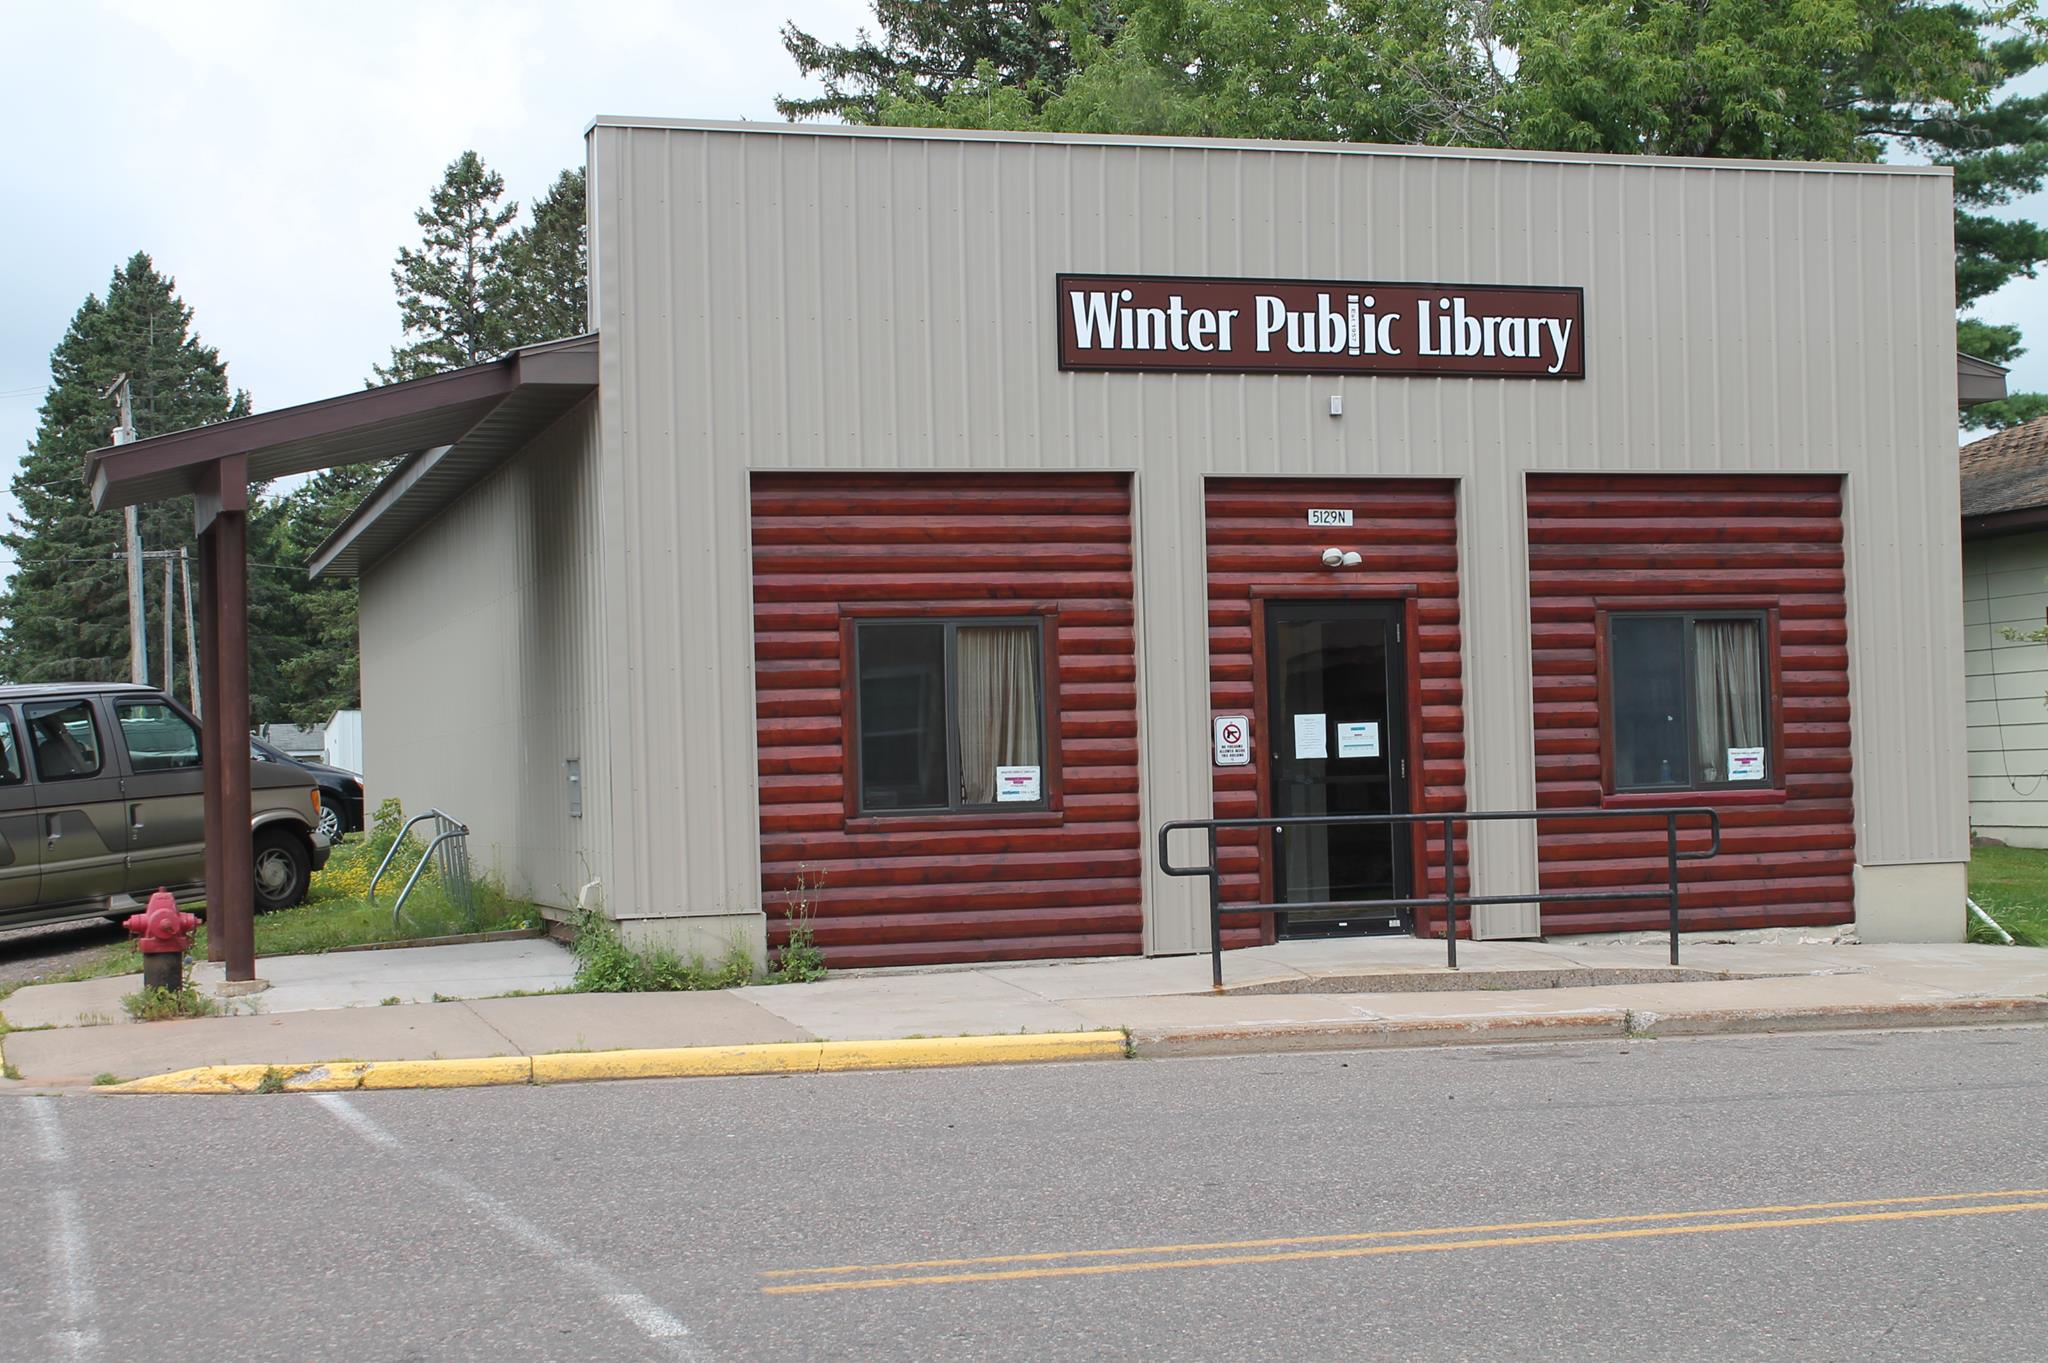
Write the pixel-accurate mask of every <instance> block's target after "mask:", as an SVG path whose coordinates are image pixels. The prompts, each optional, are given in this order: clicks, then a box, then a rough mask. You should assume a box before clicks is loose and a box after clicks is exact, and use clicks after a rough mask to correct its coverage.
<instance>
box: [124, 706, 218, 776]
mask: <svg viewBox="0 0 2048 1363" xmlns="http://www.w3.org/2000/svg"><path fill="white" fill-rule="evenodd" d="M114 718H115V719H117V720H119V721H120V724H121V741H122V742H123V743H126V744H127V745H128V765H129V766H131V767H133V768H134V769H135V770H136V771H138V772H145V771H180V770H182V769H184V768H186V767H196V766H198V765H199V732H198V730H196V729H194V728H193V727H192V726H191V725H190V724H188V723H186V722H185V717H184V716H183V715H181V714H179V713H178V712H177V711H176V710H173V709H172V708H171V707H170V706H168V705H165V704H164V703H163V702H162V701H123V702H121V703H120V704H117V705H116V706H115V707H114Z"/></svg>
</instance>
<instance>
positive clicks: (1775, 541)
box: [1528, 474, 1856, 933]
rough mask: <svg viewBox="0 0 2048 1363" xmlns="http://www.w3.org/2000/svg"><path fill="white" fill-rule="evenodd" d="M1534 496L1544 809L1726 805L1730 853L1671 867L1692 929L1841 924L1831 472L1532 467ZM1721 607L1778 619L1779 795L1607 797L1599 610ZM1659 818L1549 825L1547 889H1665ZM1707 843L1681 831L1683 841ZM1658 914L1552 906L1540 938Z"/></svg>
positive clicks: (1844, 785) (1843, 730)
mask: <svg viewBox="0 0 2048 1363" xmlns="http://www.w3.org/2000/svg"><path fill="white" fill-rule="evenodd" d="M1528 494H1529V596H1530V620H1531V630H1532V639H1531V646H1532V649H1533V653H1532V657H1533V664H1534V674H1535V706H1536V802H1537V804H1538V806H1539V807H1543V808H1553V809H1554V808H1561V807H1568V808H1586V807H1593V806H1599V805H1602V804H1605V805H1607V806H1609V807H1626V806H1627V805H1628V804H1629V803H1630V802H1634V803H1637V804H1643V803H1682V804H1708V805H1714V806H1717V807H1718V808H1719V809H1720V811H1721V821H1722V829H1723V833H1722V839H1721V855H1720V856H1719V857H1717V858H1715V859H1713V860H1711V861H1708V862H1704V863H1697V862H1696V863H1681V867H1682V872H1681V874H1682V878H1683V881H1684V888H1683V890H1682V892H1681V894H1680V923H1681V926H1682V927H1683V928H1685V929H1686V930H1687V931H1705V930H1727V929H1732V928H1753V927H1767V926H1779V925H1783V926H1791V925H1800V924H1825V923H1846V922H1849V921H1851V920H1852V919H1853V918H1854V917H1855V910H1854V904H1853V896H1852V891H1851V874H1852V871H1853V868H1854V865H1855V858H1856V850H1855V849H1856V832H1855V823H1854V819H1855V805H1854V802H1853V798H1852V796H1853V789H1852V783H1851V773H1850V756H1849V651H1848V625H1847V609H1846V606H1845V604H1844V600H1843V586H1844V582H1843V560H1842V497H1841V481H1840V480H1839V479H1837V478H1834V477H1812V476H1775V477H1774V476H1769V475H1742V476H1711V477H1710V476H1634V477H1630V476H1605V475H1566V474H1543V475H1538V476H1534V477H1531V478H1530V479H1529V483H1528ZM1716 607H1739V608H1744V609H1763V610H1766V611H1768V612H1771V613H1772V615H1773V617H1774V621H1775V625H1776V636H1777V652H1778V663H1777V672H1776V674H1775V675H1774V676H1772V677H1771V679H1770V680H1771V686H1772V690H1773V694H1774V696H1776V697H1777V698H1778V705H1779V709H1780V712H1781V722H1782V733H1781V735H1780V738H1781V744H1780V752H1779V756H1778V770H1779V773H1780V776H1779V780H1778V781H1777V782H1776V783H1775V784H1776V785H1777V787H1778V788H1776V789H1770V790H1756V791H1742V792H1739V793H1737V792H1726V793H1719V792H1679V793H1675V794H1674V795H1672V796H1649V797H1645V796H1641V795H1628V796H1620V797H1616V796H1614V795H1613V794H1611V793H1610V792H1609V791H1608V789H1607V788H1606V782H1605V778H1604V774H1603V769H1602V754H1601V731H1600V726H1601V715H1600V704H1601V701H1600V677H1599V674H1598V667H1599V663H1598V658H1599V654H1600V649H1599V648H1598V645H1597V640H1596V635H1597V632H1598V631H1597V627H1596V619H1597V617H1598V614H1599V612H1600V610H1601V609H1603V608H1604V609H1607V610H1622V609H1630V608H1638V609H1653V608H1662V609H1713V608H1716ZM1662 827H1663V823H1662V820H1654V821H1652V820H1645V821H1643V822H1642V823H1637V822H1636V821H1635V820H1617V821H1613V822H1609V823H1605V824H1595V823H1590V822H1587V821H1584V820H1580V821H1578V822H1577V823H1576V824H1574V823H1573V822H1571V821H1566V820H1556V821H1550V822H1546V823H1545V824H1543V825H1542V827H1541V829H1540V832H1539V835H1538V840H1537V841H1538V857H1539V859H1540V862H1541V869H1542V886H1543V888H1544V889H1546V890H1580V889H1586V890H1590V889H1609V888H1622V887H1626V886H1631V885H1638V884H1649V883H1653V882H1654V883H1661V882H1662V881H1663V879H1664V846H1665V842H1664V836H1663V834H1662V831H1661V830H1662ZM1622 830H1631V831H1622ZM1702 841H1703V837H1700V836H1692V835H1688V836H1687V837H1686V838H1685V839H1684V843H1683V845H1684V846H1687V847H1693V846H1696V845H1699V844H1700V843H1701V842H1702ZM1666 915H1667V910H1666V909H1665V907H1664V904H1663V902H1662V900H1661V899H1660V900H1658V901H1656V902H1650V901H1645V902H1644V903H1643V904H1641V905H1631V904H1598V903H1596V904H1581V905H1572V904H1545V905H1544V907H1543V930H1544V931H1545V932H1546V933H1548V932H1595V931H1623V930H1635V929H1653V928H1659V927H1662V926H1663V925H1664V924H1665V923H1666V921H1668V920H1667V916H1666Z"/></svg>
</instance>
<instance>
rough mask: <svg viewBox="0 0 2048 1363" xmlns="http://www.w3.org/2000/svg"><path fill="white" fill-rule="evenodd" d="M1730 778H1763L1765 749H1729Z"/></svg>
mask: <svg viewBox="0 0 2048 1363" xmlns="http://www.w3.org/2000/svg"><path fill="white" fill-rule="evenodd" d="M1728 779H1729V780H1731V781H1761V780H1763V779H1764V750H1763V749H1762V748H1730V749H1729V750H1728Z"/></svg>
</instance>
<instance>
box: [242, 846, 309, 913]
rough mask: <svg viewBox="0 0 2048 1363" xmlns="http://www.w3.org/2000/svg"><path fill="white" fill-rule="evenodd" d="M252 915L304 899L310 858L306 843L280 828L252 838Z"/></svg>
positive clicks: (285, 906) (287, 906) (288, 905)
mask: <svg viewBox="0 0 2048 1363" xmlns="http://www.w3.org/2000/svg"><path fill="white" fill-rule="evenodd" d="M254 861H255V863H256V912H258V913H269V912H271V911H272V910H275V909H288V908H290V907H291V906H292V905H294V904H296V903H298V902H299V901H301V900H303V899H304V898H305V897H306V885H307V882H308V881H309V880H310V879H311V878H312V875H313V858H312V856H311V855H310V854H309V853H308V852H307V851H306V844H305V843H303V842H301V841H300V840H299V839H298V838H297V837H295V836H293V835H292V834H291V833H289V832H287V831H285V830H284V829H282V828H266V829H264V830H263V831H261V832H260V833H258V834H257V835H256V846H255V856H254Z"/></svg>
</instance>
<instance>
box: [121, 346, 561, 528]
mask: <svg viewBox="0 0 2048 1363" xmlns="http://www.w3.org/2000/svg"><path fill="white" fill-rule="evenodd" d="M596 388H597V337H596V336H576V337H571V338H570V339H568V340H563V341H550V342H547V343H546V344H544V345H537V346H528V347H526V348H525V349H523V350H515V351H513V352H512V353H511V354H509V355H507V356H505V357H504V358H503V359H499V360H491V361H488V362H486V363H484V364H474V365H470V366H468V367H467V368H464V369H455V370H450V371H449V372H447V373H445V374H433V375H429V376H428V377H426V378H423V379H411V380H408V381H407V382H405V383H394V384H389V385H387V386H385V387H382V388H366V389H364V390H363V391H361V392H359V393H346V394H343V395H342V396H341V397H337V398H326V399H323V400H321V401H319V402H308V403H304V404H301V405H300V406H297V407H285V408H281V409H279V410H278V411H275V412H264V413H261V414H259V415H257V416H246V417H242V418H240V419H238V420H235V421H222V422H218V423H216V424H214V425H211V426H195V427H193V428H192V429H191V430H187V431H175V432H173V433H171V434H170V435H159V436H152V437H151V438H149V439H148V440H138V441H136V442H135V443H133V444H131V445H109V446H106V447H105V448H103V449H97V450H94V451H93V452H92V453H91V454H89V455H87V456H86V478H87V481H88V482H89V483H90V485H91V487H92V504H93V508H94V509H95V510H100V511H104V510H107V509H108V508H110V507H118V506H130V505H140V504H142V503H145V502H160V501H164V500H166V499H168V498H171V497H179V496H184V495H186V494H188V493H193V492H198V491H200V490H201V489H202V484H203V481H204V478H205V476H206V470H207V469H209V468H211V467H212V466H214V465H217V464H219V462H220V461H221V460H223V459H229V458H235V457H241V458H244V459H246V460H247V465H248V476H249V480H250V481H251V482H267V481H269V480H270V479H272V478H284V477H288V476H290V475H292V474H295V473H311V472H313V471H315V470H317V469H325V468H333V467H334V466H336V465H338V464H361V463H369V462H373V461H376V460H383V459H393V458H398V457H401V456H404V455H410V454H417V453H419V452H421V451H425V450H432V449H438V448H456V449H461V450H464V451H465V452H466V453H473V454H474V455H476V456H477V457H479V458H488V457H490V456H491V455H492V454H493V453H496V454H497V456H498V457H499V458H504V457H508V456H509V455H510V454H511V453H513V452H514V451H516V450H517V449H518V448H519V447H520V446H521V445H523V444H524V443H525V442H526V441H527V440H529V439H531V438H532V437H533V436H534V435H536V434H538V433H539V432H540V430H541V429H542V428H543V427H545V426H546V425H548V423H550V422H552V421H553V420H554V419H555V418H556V417H558V416H560V415H561V414H562V413H563V412H565V411H567V410H568V409H569V408H571V407H573V406H574V405H575V404H576V403H578V402H580V401H582V400H583V398H584V397H586V396H588V395H589V394H590V393H591V392H593V391H594V390H595V389H596Z"/></svg>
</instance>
